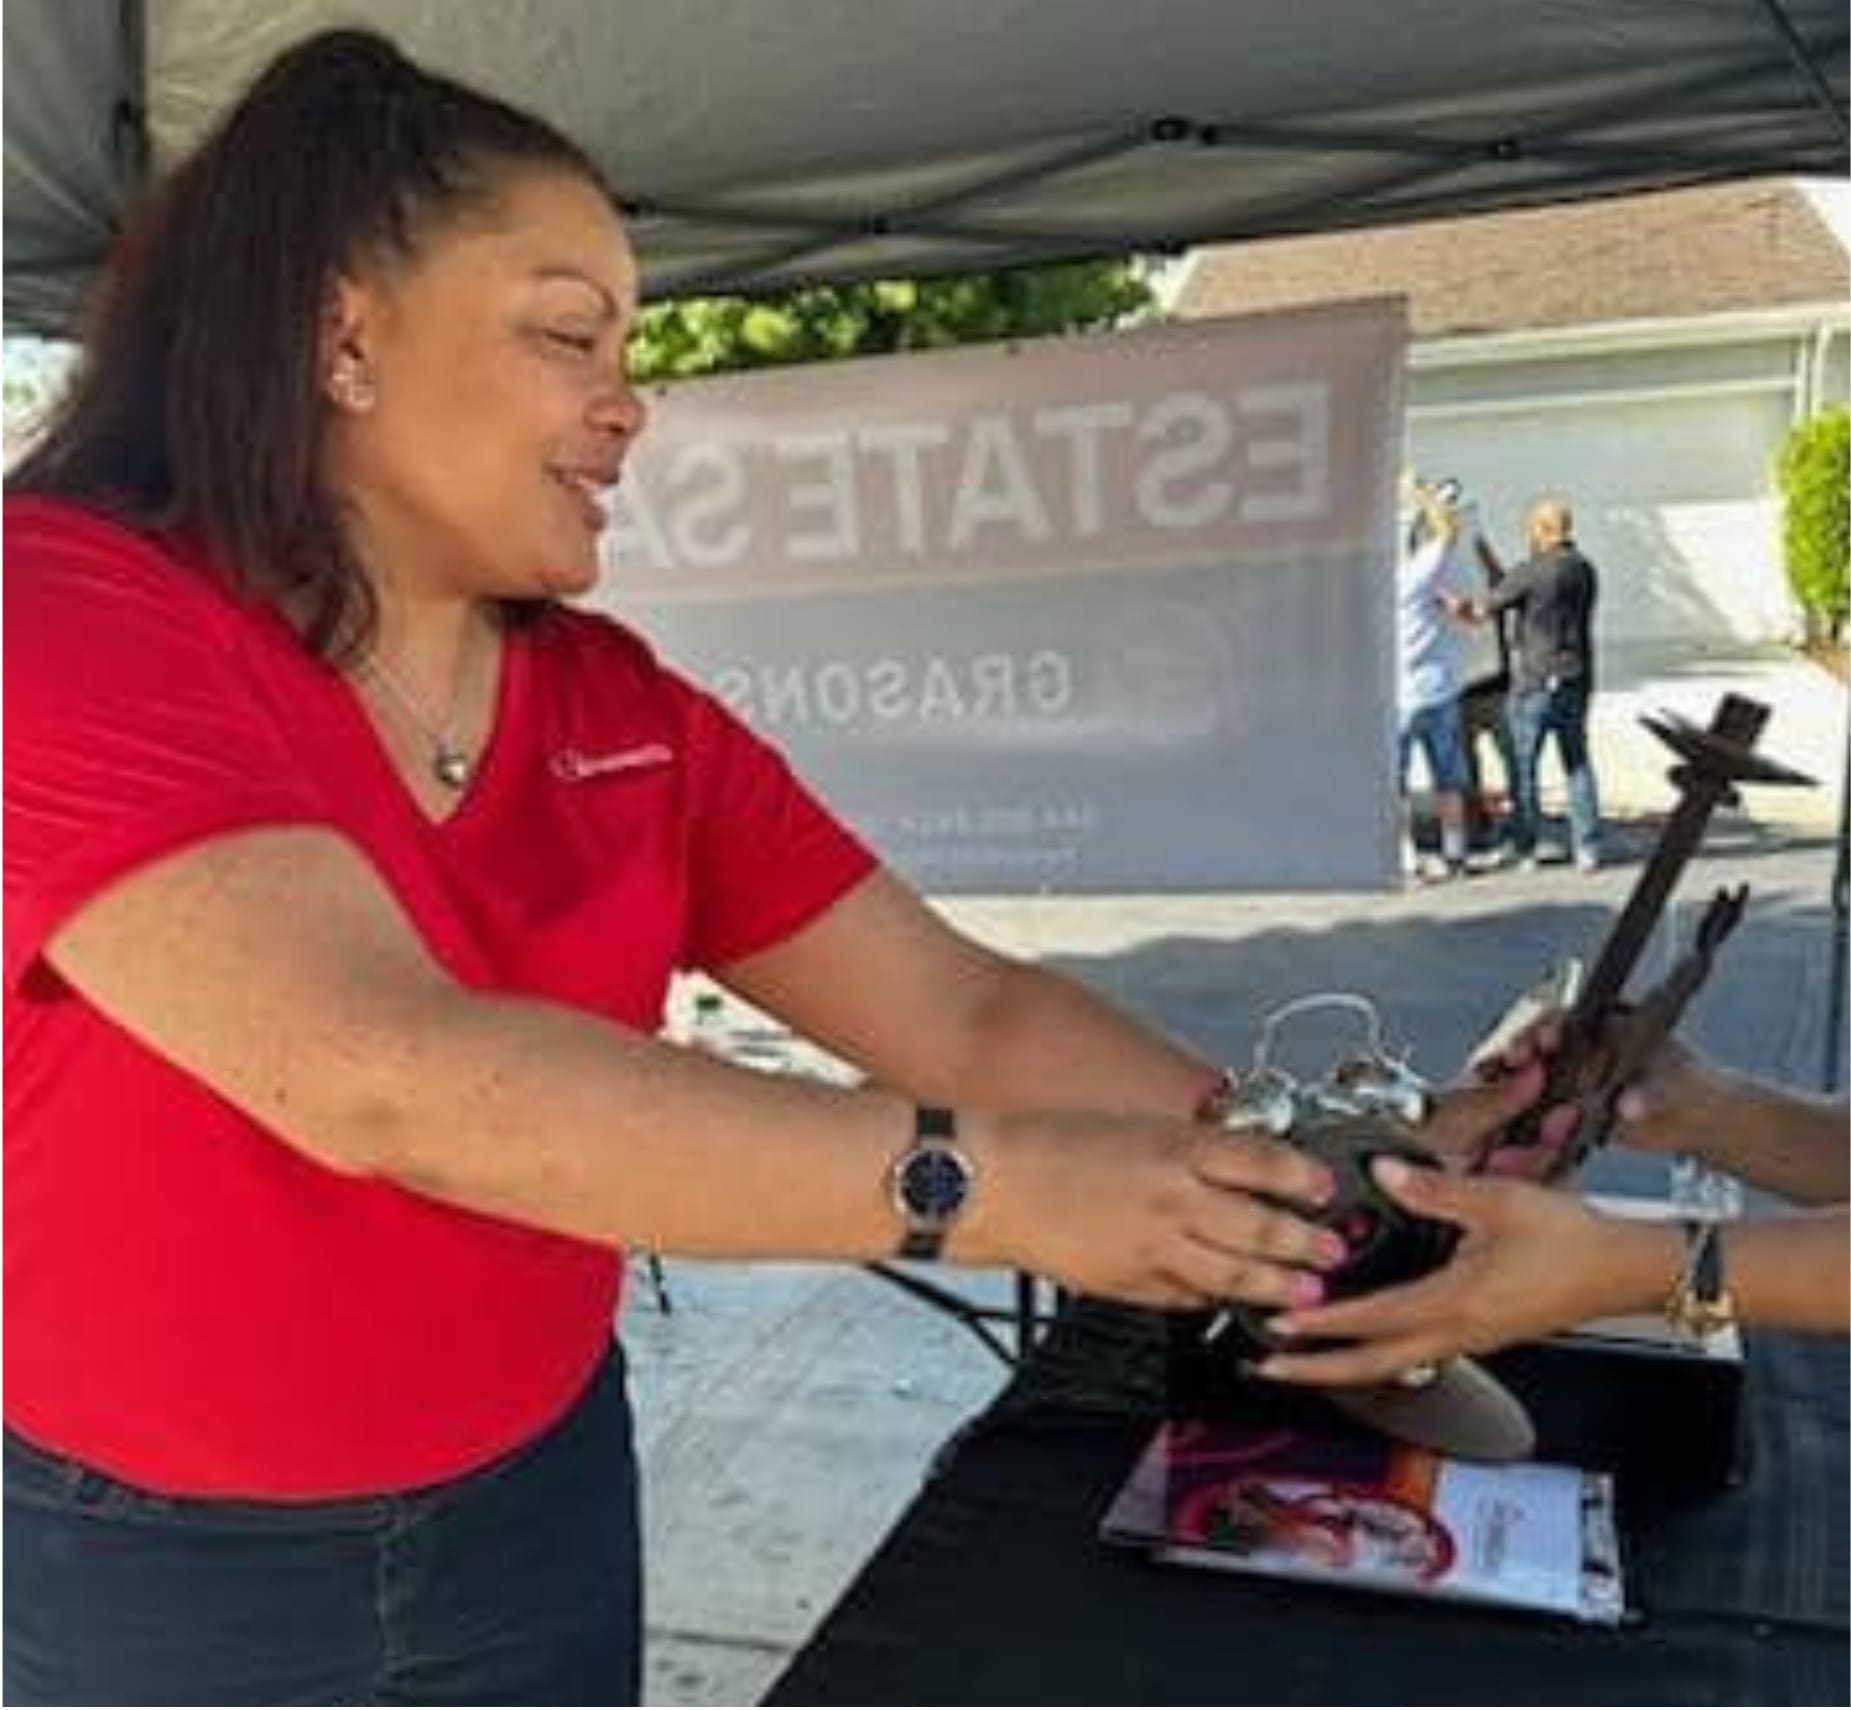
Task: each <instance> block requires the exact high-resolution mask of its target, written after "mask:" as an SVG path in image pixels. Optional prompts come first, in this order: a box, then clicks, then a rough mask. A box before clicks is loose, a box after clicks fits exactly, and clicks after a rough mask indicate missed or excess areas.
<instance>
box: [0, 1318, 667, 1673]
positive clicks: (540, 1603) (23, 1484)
mask: <svg viewBox="0 0 1851 1710" xmlns="http://www.w3.org/2000/svg"><path fill="white" fill-rule="evenodd" d="M641 1605H642V1598H641V1573H640V1561H639V1546H638V1531H637V1509H636V1472H635V1462H634V1459H633V1455H632V1450H631V1433H630V1411H629V1403H628V1401H627V1399H626V1397H625V1394H624V1369H623V1360H622V1356H621V1354H620V1353H619V1352H617V1351H616V1350H615V1349H613V1351H612V1353H611V1356H610V1358H609V1359H608V1360H607V1361H606V1362H605V1363H604V1365H603V1366H602V1368H601V1369H600V1370H599V1372H598V1375H597V1377H596V1378H595V1379H594V1380H593V1382H592V1384H591V1385H590V1387H589V1388H588V1389H587V1390H586V1392H585V1394H584V1395H583V1397H582V1398H581V1399H580V1400H579V1401H578V1402H577V1403H576V1404H575V1405H574V1407H573V1409H572V1411H571V1412H570V1413H569V1414H568V1415H567V1416H566V1417H565V1418H564V1419H563V1420H562V1421H560V1423H559V1424H557V1425H555V1426H554V1427H553V1428H552V1429H551V1430H549V1431H548V1432H547V1433H546V1434H545V1435H544V1436H542V1437H540V1438H539V1439H537V1440H536V1441H535V1442H533V1443H531V1444H529V1445H528V1446H527V1447H526V1448H524V1449H521V1450H519V1451H517V1452H516V1453H514V1454H512V1455H510V1456H508V1457H506V1458H505V1459H503V1460H501V1461H498V1462H496V1463H494V1464H493V1465H492V1466H489V1467H487V1468H485V1469H483V1470H482V1471H480V1472H477V1473H472V1474H470V1475H469V1476H467V1477H465V1478H460V1479H456V1480H454V1481H452V1482H449V1483H445V1484H441V1485H432V1486H428V1487H426V1488H424V1489H421V1490H417V1491H411V1492H406V1493H404V1494H400V1495H390V1496H379V1497H363V1498H355V1499H353V1500H350V1501H339V1502H307V1503H277V1502H243V1501H235V1502H225V1501H218V1500H199V1499H190V1498H189V1499H180V1498H171V1497H163V1496H156V1495H153V1494H150V1493H149V1492H146V1491H142V1490H137V1489H134V1488H132V1487H130V1486H128V1485H125V1484H121V1483H118V1482H117V1481H115V1480H114V1479H110V1478H106V1477H104V1476H103V1475H102V1474H101V1473H98V1472H95V1471H92V1470H91V1469H89V1468H87V1467H84V1466H81V1465H79V1464H78V1463H77V1462H75V1461H70V1460H66V1459H64V1458H63V1457H62V1456H58V1455H52V1454H48V1453H46V1452H45V1451H43V1450H40V1449H37V1448H34V1447H33V1446H31V1445H30V1444H28V1443H26V1442H24V1441H23V1440H21V1439H20V1438H18V1437H15V1436H14V1435H13V1434H12V1433H11V1432H8V1433H7V1437H6V1653H5V1695H6V1701H7V1702H8V1703H9V1704H634V1703H636V1702H637V1700H638V1698H639V1697H640V1696H641V1666H640V1657H641V1648H642V1647H641V1632H642V1608H641Z"/></svg>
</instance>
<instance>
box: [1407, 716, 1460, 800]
mask: <svg viewBox="0 0 1851 1710" xmlns="http://www.w3.org/2000/svg"><path fill="white" fill-rule="evenodd" d="M1397 746H1398V749H1399V759H1400V762H1401V793H1402V794H1403V795H1406V794H1407V788H1408V764H1409V762H1410V761H1411V760H1412V759H1413V758H1414V749H1415V747H1416V746H1418V747H1419V748H1420V751H1421V753H1422V754H1424V755H1425V756H1426V760H1427V775H1428V777H1429V779H1430V780H1431V782H1432V784H1433V787H1434V789H1435V790H1437V791H1442V792H1445V793H1448V794H1454V795H1456V794H1458V793H1459V792H1460V791H1462V790H1463V789H1464V788H1465V784H1466V777H1467V771H1466V760H1465V721H1464V720H1463V719H1462V718H1461V716H1460V712H1459V702H1458V700H1457V698H1455V699H1453V700H1450V701H1441V702H1440V703H1439V704H1438V705H1437V706H1430V707H1422V708H1420V710H1419V711H1418V712H1411V713H1408V714H1407V715H1406V716H1404V717H1403V719H1402V720H1401V734H1400V738H1399V742H1398V744H1397Z"/></svg>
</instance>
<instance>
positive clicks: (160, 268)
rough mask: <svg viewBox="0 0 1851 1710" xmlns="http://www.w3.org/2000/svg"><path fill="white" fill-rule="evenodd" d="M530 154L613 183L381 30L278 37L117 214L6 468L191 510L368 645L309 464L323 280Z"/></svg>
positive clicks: (97, 496)
mask: <svg viewBox="0 0 1851 1710" xmlns="http://www.w3.org/2000/svg"><path fill="white" fill-rule="evenodd" d="M526 166H534V167H545V168H553V169H563V170H566V171H570V172H574V173H577V174H578V175H580V176H582V177H583V178H585V179H586V180H588V181H589V182H590V183H592V184H594V185H596V186H597V187H598V189H599V190H601V191H602V192H603V193H604V194H605V195H607V196H608V195H610V190H609V187H608V186H607V185H605V183H604V181H603V179H602V177H601V176H600V174H599V172H598V170H597V168H596V167H595V166H594V165H593V164H592V162H591V161H590V160H589V159H588V158H587V157H586V156H585V154H584V153H583V152H582V151H580V150H579V149H578V148H577V147H576V146H574V145H573V144H572V143H571V142H569V141H567V140H566V138H565V137H563V136H561V135H560V134H559V133H558V132H557V131H555V130H554V129H553V128H552V127H551V126H550V125H547V124H545V123H544V122H543V121H541V120H539V119H537V118H534V117H533V116H531V115H530V114H527V113H523V112H520V111H518V110H516V109H515V108H513V107H510V106H507V105H506V104H504V103H503V102H501V101H498V100H495V99H494V98H492V97H490V96H488V95H484V94H482V93H479V92H478V91H476V90H473V89H469V88H465V87H464V86H463V85H462V84H459V83H454V82H451V81H450V80H449V79H447V78H443V77H438V76H434V75H432V74H431V73H428V72H425V71H422V70H420V69H419V68H418V67H417V66H415V65H413V64H412V63H411V61H410V60H408V59H406V58H405V56H404V55H403V54H401V53H400V52H399V51H398V49H397V48H395V47H394V46H393V45H392V44H391V43H390V42H388V41H386V40H385V39H384V38H383V37H381V36H377V35H373V34H371V33H369V32H366V31H361V30H335V31H329V32H326V33H324V34H321V35H317V36H313V37H310V38H309V39H307V40H305V41H303V42H301V43H299V44H297V45H296V46H294V47H292V48H290V49H288V50H287V51H285V52H284V53H283V54H281V55H280V56H279V57H278V58H277V59H276V60H274V61H273V62H272V63H271V64H270V66H269V67H268V69H267V70H265V71H264V72H263V73H262V74H261V75H260V76H259V77H258V78H257V80H256V81H255V82H254V83H253V84H252V85H251V87H250V88H249V90H248V91H246V93H245V95H244V96H243V98H242V99H241V100H240V101H239V102H238V103H237V105H236V106H235V107H234V108H232V110H231V111H230V112H229V113H228V114H227V115H226V116H225V118H224V119H223V120H222V121H221V122H220V123H219V125H218V126H217V128H216V129H215V130H214V131H213V132H212V134H211V135H210V136H209V137H208V138H207V139H206V140H205V142H204V143H202V144H201V145H200V147H199V148H198V149H197V150H196V151H195V152H194V153H193V154H192V155H191V156H189V157H188V158H187V159H186V160H185V161H184V162H183V163H182V164H181V165H180V166H179V167H178V168H177V169H176V170H175V171H174V172H173V173H172V174H171V175H170V176H169V177H168V178H167V179H166V180H165V181H164V182H163V183H162V184H161V185H159V186H158V187H157V188H156V189H155V190H154V191H153V192H152V193H151V195H150V196H149V198H148V199H147V201H146V202H145V203H144V205H143V206H142V208H141V209H140V211H139V212H138V214H137V216H136V218H135V219H134V220H133V221H132V222H131V224H130V225H129V226H128V228H127V229H126V231H125V232H124V233H123V235H122V237H121V239H120V241H119V242H118V244H117V246H116V248H115V250H114V252H113V254H112V256H111V258H110V263H109V266H108V268H107V269H106V272H105V274H104V277H103V280H102V282H101V288H100V291H99V294H98V296H97V298H96V300H95V302H94V304H93V306H92V311H91V317H90V321H89V326H88V331H87V336H86V338H85V341H84V342H85V355H84V362H83V366H82V368H81V370H80V372H79V374H78V376H77V379H76V381H75V384H74V385H73V387H72V389H71V391H70V393H69V395H68V396H67V397H66V399H65V401H64V403H63V405H62V407H61V408H60V409H59V411H58V412H57V414H56V416H55V417H54V418H53V420H52V423H51V425H50V428H49V431H48V432H47V434H46V436H45V438H44V439H43V440H42V441H41V442H40V443H39V444H38V445H37V446H36V447H35V448H34V449H33V450H32V451H31V452H30V453H29V454H28V455H27V456H26V457H25V458H24V459H23V460H22V461H21V462H20V464H19V465H18V466H17V467H16V468H15V469H14V471H13V472H12V474H11V475H10V476H9V478H8V480H7V483H6V485H7V490H8V491H9V492H20V493H41V494H49V495H53V496H56V497H60V498H67V499H71V500H73V501H75V502H77V503H80V504H83V505H85V506H87V507H88V508H90V509H92V510H95V511H99V512H101V513H103V514H105V515H107V516H110V517H112V518H114V519H116V520H117V521H120V522H122V523H124V524H125V525H127V526H129V527H132V528H137V529H141V530H144V531H150V532H160V531H180V532H183V533H185V534H187V535H188V536H190V537H192V538H194V539H195V540H197V541H198V543H199V544H200V545H201V546H202V547H203V548H204V549H205V551H206V553H207V555H208V556H209V558H210V559H211V560H212V561H213V563H214V564H215V565H216V566H218V567H220V568H221V569H222V571H223V572H224V573H225V574H226V575H228V576H229V577H230V578H232V580H233V581H234V584H235V585H236V586H237V587H238V588H239V589H240V591H242V592H244V593H246V594H247V595H256V596H258V597H262V598H267V599H269V600H272V601H275V602H277V603H278V604H280V605H284V606H286V608H287V609H288V610H289V611H290V612H291V613H292V614H293V615H294V616H295V617H296V619H297V621H298V622H299V623H300V624H301V626H302V632H303V637H304V640H305V641H306V642H307V644H308V645H309V646H310V647H311V648H313V649H314V650H315V651H316V652H317V653H319V654H321V655H323V656H324V657H333V658H340V657H346V656H349V655H351V653H352V652H354V651H355V650H357V649H359V648H362V647H364V646H365V644H366V642H367V641H368V640H369V639H370V637H371V634H372V629H373V625H374V622H375V620H376V610H375V605H374V600H373V595H372V589H371V586H370V584H369V583H368V581H367V579H366V576H365V573H364V571H363V570H362V569H361V566H360V564H359V562H358V560H357V559H356V557H355V556H354V553H353V549H352V547H351V546H350V544H349V543H348V540H347V537H346V533H345V531H344V529H343V527H342V522H341V517H340V515H339V511H338V508H337V506H336V504H335V501H334V499H333V498H332V496H331V495H330V494H329V493H327V492H326V491H325V490H324V488H323V486H322V483H321V480H320V477H319V472H318V449H319V445H320V440H321V436H322V432H323V430H324V427H325V424H326V419H327V418H326V412H327V409H328V405H327V403H326V401H325V399H324V397H323V394H322V376H321V373H320V326H321V319H322V314H323V310H324V307H325V304H326V301H327V292H328V290H329V288H330V285H331V283H332V281H333V279H334V278H335V276H336V275H337V274H339V273H341V272H342V271H346V270H351V269H353V268H354V267H355V266H356V264H359V263H361V262H366V261H372V262H376V263H390V262H393V261H404V260H408V259H410V258H412V257H413V256H414V255H415V254H416V253H417V251H418V248H419V246H420V244H421V243H422V241H423V240H424V239H425V238H426V237H427V236H428V235H429V234H430V233H431V232H432V231H433V230H435V229H437V228H439V227H441V226H443V225H446V224H449V223H453V222H455V221H457V220H459V219H461V218H463V217H464V216H466V215H468V214H471V213H476V212H480V211H483V210H486V209H490V208H492V206H493V204H494V200H495V192H496V189H497V186H498V183H499V182H500V178H501V177H502V176H505V174H506V172H507V171H508V169H510V168H520V167H526ZM614 202H615V198H613V204H614Z"/></svg>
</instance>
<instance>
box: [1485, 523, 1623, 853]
mask: <svg viewBox="0 0 1851 1710" xmlns="http://www.w3.org/2000/svg"><path fill="white" fill-rule="evenodd" d="M1526 532H1527V534H1528V538H1529V547H1530V556H1529V557H1528V558H1526V559H1525V560H1524V561H1523V562H1522V563H1521V564H1519V565H1517V566H1516V567H1515V568H1513V569H1512V570H1510V571H1508V572H1507V573H1506V574H1505V575H1504V576H1503V578H1502V579H1501V580H1500V581H1499V582H1498V584H1497V586H1496V587H1495V588H1494V589H1493V590H1492V591H1491V593H1490V594H1488V595H1487V596H1486V597H1485V598H1484V599H1482V600H1467V601H1462V602H1461V603H1460V607H1459V608H1458V609H1459V611H1460V615H1462V616H1465V617H1469V618H1472V619H1475V620H1478V621H1481V622H1483V621H1491V620H1495V619H1496V618H1497V617H1499V616H1500V615H1501V614H1502V613H1504V612H1513V613H1514V614H1515V615H1516V620H1517V659H1516V665H1515V672H1514V678H1513V681H1512V684H1511V692H1510V708H1509V716H1510V735H1511V746H1512V750H1513V753H1514V756H1515V760H1516V777H1515V779H1514V780H1513V782H1514V784H1515V790H1514V793H1513V800H1512V803H1511V825H1510V837H1511V848H1512V851H1513V852H1514V853H1515V855H1516V856H1517V858H1518V859H1519V861H1521V862H1522V863H1523V864H1524V865H1525V866H1530V865H1533V864H1534V862H1535V859H1536V831H1537V825H1538V822H1539V819H1540V811H1539V803H1538V792H1537V770H1538V766H1539V764H1540V762H1541V759H1542V748H1543V741H1544V739H1545V738H1546V737H1549V736H1551V735H1553V736H1554V738H1555V742H1556V750H1557V752H1558V753H1559V754H1560V755H1561V759H1562V770H1563V772H1564V773H1565V774H1566V776H1567V782H1568V821H1569V829H1570V832H1571V834H1572V836H1573V839H1574V858H1575V865H1576V866H1577V867H1579V868H1580V869H1581V870H1582V871H1583V872H1584V873H1585V872H1592V871H1594V870H1595V869H1596V868H1597V867H1599V865H1600V858H1601V846H1600V845H1601V839H1600V798H1599V792H1598V789H1597V786H1596V784H1595V780H1594V763H1593V760H1592V757H1591V756H1590V755H1589V753H1588V739H1587V715H1588V702H1589V700H1590V699H1591V698H1592V696H1593V692H1594V647H1593V623H1594V602H1595V597H1596V594H1597V592H1598V587H1599V577H1598V575H1597V574H1596V572H1595V569H1594V566H1593V564H1592V563H1591V562H1590V561H1589V560H1588V559H1587V557H1586V556H1585V555H1584V554H1583V553H1582V552H1581V551H1580V549H1579V548H1577V547H1576V545H1575V542H1574V518H1573V515H1572V514H1571V512H1570V511H1569V508H1568V506H1567V504H1566V503H1565V502H1564V501H1563V500H1561V499H1553V498H1552V499H1540V500H1538V501H1537V502H1536V503H1535V504H1534V505H1532V506H1531V507H1530V511H1529V516H1528V518H1527V522H1526Z"/></svg>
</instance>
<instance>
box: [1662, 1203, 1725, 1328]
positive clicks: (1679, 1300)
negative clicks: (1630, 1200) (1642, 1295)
mask: <svg viewBox="0 0 1851 1710" xmlns="http://www.w3.org/2000/svg"><path fill="white" fill-rule="evenodd" d="M1665 1321H1666V1322H1667V1323H1668V1324H1669V1325H1670V1326H1671V1328H1672V1329H1674V1330H1681V1331H1682V1332H1683V1333H1684V1334H1685V1335H1686V1336H1694V1337H1696V1338H1697V1340H1698V1341H1708V1340H1709V1338H1710V1337H1712V1336H1715V1335H1719V1334H1720V1333H1721V1332H1722V1331H1724V1330H1727V1329H1728V1328H1729V1326H1730V1325H1732V1324H1733V1323H1734V1322H1735V1296H1734V1295H1732V1294H1731V1293H1730V1292H1729V1289H1728V1285H1727V1283H1726V1282H1725V1281H1724V1278H1723V1265H1722V1232H1721V1229H1720V1227H1719V1226H1718V1225H1717V1224H1715V1223H1712V1222H1708V1221H1699V1220H1697V1219H1692V1218H1686V1219H1685V1220H1684V1262H1683V1264H1682V1265H1681V1266H1679V1268H1678V1276H1677V1282H1676V1284H1675V1285H1674V1286H1673V1288H1672V1290H1671V1293H1670V1294H1669V1295H1668V1296H1667V1297H1666V1300H1665Z"/></svg>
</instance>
